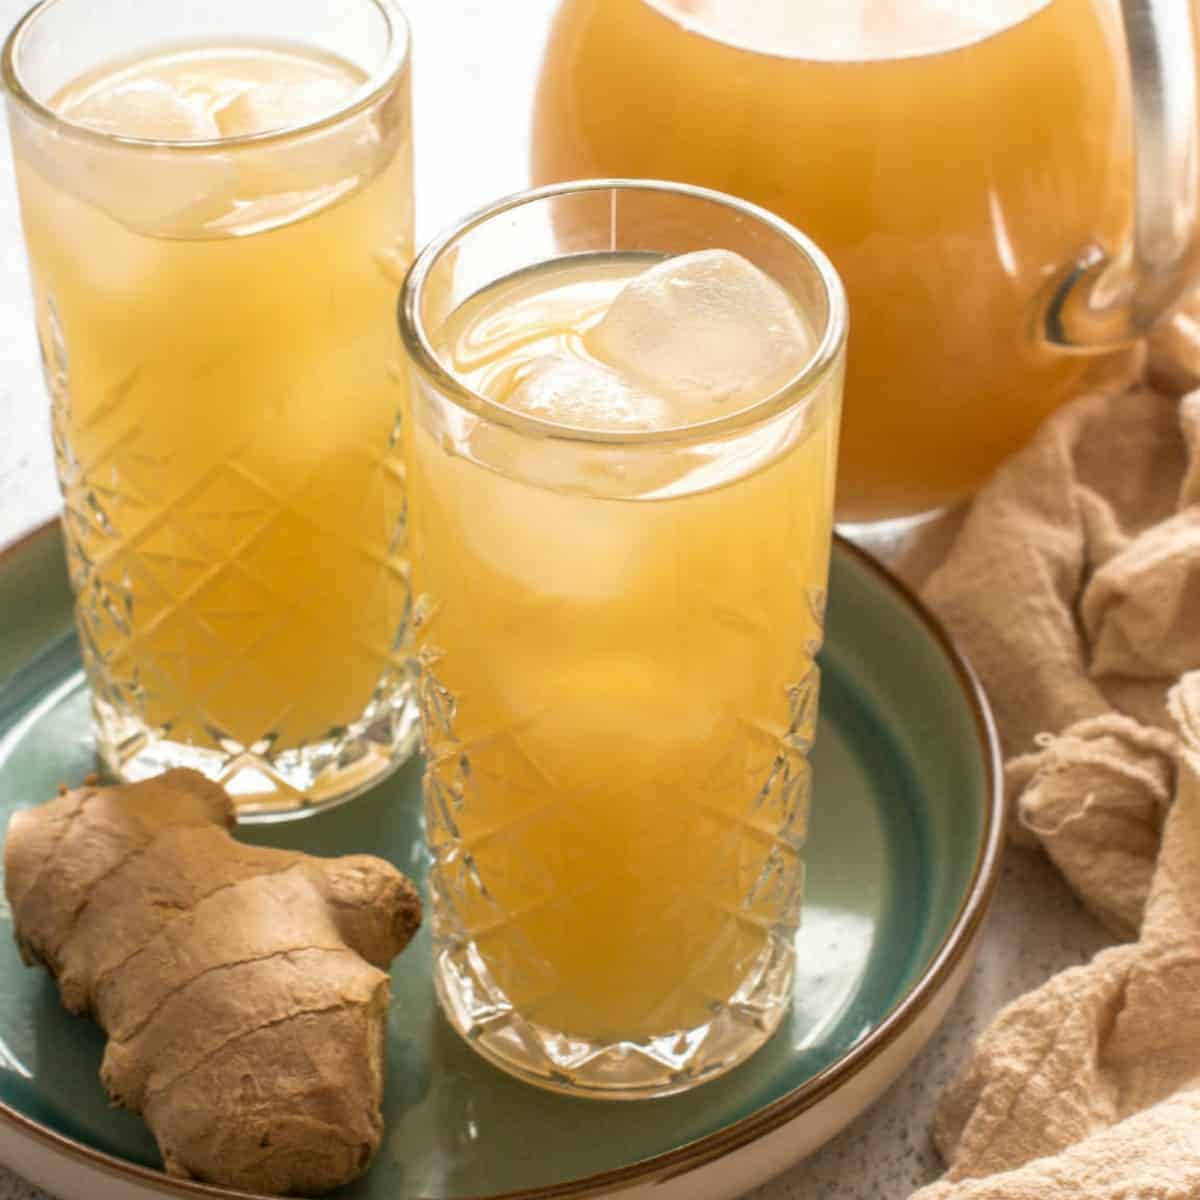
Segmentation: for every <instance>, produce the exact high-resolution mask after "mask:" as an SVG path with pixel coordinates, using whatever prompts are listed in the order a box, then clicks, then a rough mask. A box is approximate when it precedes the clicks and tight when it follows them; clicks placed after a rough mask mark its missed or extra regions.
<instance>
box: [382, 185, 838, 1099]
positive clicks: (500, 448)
mask: <svg viewBox="0 0 1200 1200" xmlns="http://www.w3.org/2000/svg"><path fill="white" fill-rule="evenodd" d="M715 247H719V248H723V249H726V250H731V251H734V252H736V253H737V254H740V255H741V256H743V257H744V258H745V259H747V260H749V262H751V263H753V264H755V265H756V266H757V267H758V268H760V269H761V270H762V271H764V272H766V273H767V274H768V275H770V276H771V277H772V278H773V279H774V281H775V282H776V283H777V284H778V285H781V287H782V289H783V293H786V295H787V296H789V297H790V298H791V302H792V304H794V307H795V310H796V311H797V312H798V313H799V314H800V315H801V318H802V319H803V321H804V323H805V325H806V326H807V327H808V329H809V330H810V332H811V343H810V346H809V350H808V352H807V353H806V355H805V356H804V357H803V358H801V359H800V360H799V362H800V365H799V366H797V367H796V368H795V369H794V370H790V369H789V372H788V374H787V375H785V376H784V377H783V382H782V384H781V385H780V386H778V387H776V388H775V389H774V390H772V391H771V392H770V393H769V394H768V395H767V396H766V397H765V398H762V399H758V400H756V401H755V402H753V403H751V404H749V406H748V407H743V408H741V409H740V410H733V411H726V412H723V413H722V414H720V415H717V416H715V417H713V418H712V419H708V420H703V421H697V422H694V423H690V424H674V425H668V426H666V427H660V428H644V427H636V426H637V425H638V421H637V419H636V414H635V415H634V418H633V419H632V426H633V427H626V428H621V429H614V428H611V427H609V428H605V427H604V421H603V420H600V421H599V422H597V421H595V420H593V419H592V418H594V417H595V416H596V415H597V411H596V410H592V411H591V415H590V416H583V415H581V414H582V413H583V411H584V410H583V408H581V407H580V406H581V405H585V402H586V396H585V395H584V393H583V388H584V384H583V383H581V384H580V391H579V394H577V395H572V394H571V386H570V379H571V378H572V376H571V372H572V371H575V370H584V371H586V370H587V368H586V365H585V366H583V367H580V366H578V364H576V365H573V366H569V367H566V368H563V369H564V370H565V371H566V372H567V374H566V375H565V376H564V378H566V379H567V380H568V383H567V385H566V388H565V391H564V390H561V389H560V390H559V391H558V392H557V393H556V394H555V395H553V396H551V399H555V400H556V401H557V402H560V403H561V404H562V405H564V406H565V410H566V411H570V412H573V413H574V414H575V418H576V419H575V420H573V421H572V422H571V423H570V424H567V423H564V422H562V421H561V420H560V419H557V418H556V417H555V416H554V414H553V413H551V414H550V415H549V416H547V415H546V413H545V411H543V412H542V413H541V414H539V413H538V412H537V411H534V410H529V409H526V410H518V409H517V408H514V407H510V406H508V405H507V404H506V403H504V402H501V401H498V400H497V399H495V398H494V393H493V394H491V395H490V394H489V390H488V389H487V388H484V387H482V385H478V384H473V383H470V382H468V381H467V380H468V377H469V378H470V379H476V376H475V375H472V374H471V371H472V370H474V369H475V368H478V369H479V370H481V371H483V372H484V373H485V374H486V373H489V372H490V373H491V378H493V380H496V381H500V380H501V376H502V375H503V374H504V372H505V371H507V370H508V364H506V362H505V361H504V357H503V354H502V353H501V354H497V353H494V352H493V349H490V348H489V347H494V346H502V345H504V344H507V345H509V346H510V347H516V349H517V351H518V353H520V354H525V352H526V349H527V348H528V347H529V346H534V345H537V344H540V343H538V341H537V339H538V338H542V337H545V338H548V339H549V340H550V341H555V342H557V343H561V344H563V345H570V344H574V339H575V338H576V337H577V335H578V334H579V332H580V330H581V329H582V325H580V326H579V327H578V328H576V327H572V325H571V317H570V314H571V312H574V311H576V310H575V309H573V308H572V305H575V304H576V302H577V301H578V303H579V304H582V305H584V307H587V306H588V305H592V311H591V314H590V316H589V317H588V320H591V319H593V318H594V317H595V311H594V310H595V305H594V304H593V303H592V300H589V299H588V297H592V298H593V299H594V298H595V297H604V298H605V299H606V301H607V300H609V299H611V298H612V295H613V292H614V288H615V286H616V285H615V283H614V281H617V282H623V281H627V280H628V279H630V278H632V276H633V275H635V274H636V273H637V272H639V271H640V270H642V269H644V268H645V267H646V266H647V265H649V264H651V263H654V262H656V261H658V260H660V259H662V258H664V256H673V255H679V254H684V253H688V252H692V251H703V250H709V249H711V248H715ZM783 293H781V294H783ZM581 297H582V298H583V299H580V298H581ZM582 311H583V309H578V312H582ZM564 313H566V314H567V316H566V317H564V315H563V314H564ZM401 325H402V331H403V335H404V340H405V344H406V346H407V348H408V351H409V354H410V356H411V358H412V361H413V364H414V370H413V379H414V383H413V388H412V391H411V403H412V412H411V419H410V420H409V421H408V422H407V423H406V434H407V464H408V478H409V487H410V500H411V519H410V531H411V539H412V555H413V571H414V576H413V578H414V596H415V601H414V620H413V627H414V638H415V644H416V650H417V658H418V661H419V682H418V695H419V698H420V708H421V713H422V719H423V724H424V738H425V747H426V752H427V763H426V775H425V813H426V829H427V836H428V839H429V845H430V849H431V851H432V854H433V857H434V867H433V870H432V873H431V893H432V908H433V928H434V956H435V963H434V976H435V980H436V985H437V989H438V993H439V996H440V998H441V1002H442V1006H443V1008H444V1010H445V1012H446V1015H447V1016H448V1017H449V1019H450V1021H451V1023H452V1024H453V1025H454V1027H455V1028H456V1029H457V1030H458V1031H459V1032H460V1033H461V1034H462V1035H463V1036H464V1037H466V1038H467V1039H468V1040H469V1041H470V1043H471V1045H473V1046H474V1047H475V1048H476V1049H477V1050H479V1051H480V1052H481V1053H482V1054H483V1055H485V1056H486V1057H487V1058H489V1059H491V1060H492V1061H494V1062H496V1063H497V1064H499V1065H500V1066H502V1067H504V1068H505V1069H507V1070H509V1071H511V1072H513V1073H514V1074H517V1075H519V1076H521V1077H523V1078H526V1079H528V1080H530V1081H532V1082H534V1083H538V1084H541V1085H543V1086H546V1087H550V1088H556V1089H558V1090H561V1091H565V1092H570V1093H575V1094H592V1095H598V1096H611V1097H621V1098H623V1097H639V1096H650V1095H656V1094H663V1093H667V1092H672V1091H678V1090H682V1089H684V1088H687V1087H690V1086H692V1085H693V1084H696V1083H698V1082H701V1081H703V1080H705V1079H708V1078H711V1077H713V1076H715V1075H717V1074H719V1073H720V1072H722V1071H724V1070H727V1069H728V1068H730V1067H732V1066H734V1065H735V1064H736V1063H738V1062H740V1061H742V1060H743V1059H744V1058H746V1057H747V1056H748V1055H749V1054H750V1053H751V1052H753V1051H754V1050H755V1049H756V1048H757V1047H758V1046H760V1045H761V1044H762V1043H763V1042H764V1041H765V1040H766V1038H767V1037H768V1036H769V1035H770V1033H771V1031H772V1030H773V1029H774V1028H775V1027H776V1025H777V1024H778V1022H779V1020H780V1019H781V1017H782V1015H783V1013H784V1012H785V1010H786V1008H787V1005H788V1003H789V998H790V984H791V978H792V966H793V936H794V933H795V929H796V925H797V921H798V918H799V908H800V899H801V890H802V880H803V866H802V861H801V851H802V847H803V844H804V840H805V831H806V827H807V821H808V805H809V765H808V761H807V755H808V751H809V748H810V746H811V744H812V740H813V735H814V729H815V722H816V714H817V681H818V668H817V666H816V664H815V662H814V658H815V655H816V653H817V650H818V648H819V647H820V645H821V637H822V621H823V611H824V604H825V586H826V575H827V569H828V563H829V550H830V530H831V521H832V511H833V510H832V505H833V490H834V469H835V461H836V456H837V430H838V416H839V405H840V395H841V381H842V367H843V352H844V342H845V335H846V308H845V302H844V299H843V294H842V289H841V285H840V283H839V281H838V279H837V276H836V274H835V273H834V271H833V269H832V267H831V266H830V264H829V262H828V261H827V260H826V258H825V256H824V255H823V254H822V253H821V252H820V250H818V249H817V248H816V247H815V246H814V245H813V244H812V243H811V242H810V241H809V240H808V239H807V238H806V237H804V236H803V235H802V234H800V233H798V232H797V231H796V230H794V229H793V228H791V227H790V226H788V225H787V224H786V223H784V222H783V221H781V220H779V219H778V218H776V217H774V216H773V215H771V214H769V213H767V212H766V211H764V210H762V209H759V208H756V207H755V206H753V205H750V204H747V203H744V202H742V201H740V200H736V199H733V198H731V197H729V196H724V195H721V194H719V193H715V192H708V191H704V190H701V189H697V188H691V187H685V186H680V185H673V184H663V183H652V182H632V181H597V182H587V183H576V184H568V185H562V186H558V187H553V188H547V189H542V190H539V191H534V192H530V193H527V194H525V195H522V196H518V197H515V198H512V199H509V200H505V201H502V202H500V203H499V204H497V205H496V206H495V207H493V208H490V209H488V210H486V211H484V212H482V213H479V214H477V215H475V216H473V217H471V218H469V219H468V220H467V221H465V222H464V223H463V224H462V225H460V226H459V227H458V228H456V229H454V230H453V231H452V232H450V233H449V234H447V235H445V236H443V237H442V238H440V239H439V240H437V241H436V242H434V243H433V244H432V245H431V246H429V247H428V248H427V249H426V250H425V251H423V252H422V254H421V255H420V256H419V257H418V259H417V261H416V263H415V264H414V266H413V269H412V271H411V272H410V274H409V277H408V281H407V283H406V285H405V291H404V294H403V300H402V306H401ZM685 340H686V339H685ZM694 349H696V350H700V349H701V346H700V345H699V339H697V342H696V345H695V347H694ZM686 350H687V347H686V345H685V346H684V351H685V352H686ZM704 382H705V381H704V380H701V381H700V383H701V384H702V385H703V383H704ZM550 390H551V392H552V393H553V392H554V391H555V389H554V387H551V389H550ZM592 394H593V396H594V394H595V393H592ZM601 415H602V416H603V415H604V414H601Z"/></svg>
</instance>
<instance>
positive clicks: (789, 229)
mask: <svg viewBox="0 0 1200 1200" xmlns="http://www.w3.org/2000/svg"><path fill="white" fill-rule="evenodd" d="M601 191H626V192H628V191H644V192H658V193H662V194H670V195H678V196H684V197H686V198H689V199H695V200H707V201H710V202H712V203H715V204H720V205H723V206H724V207H725V208H728V209H731V210H733V211H734V212H737V213H739V214H740V215H742V216H746V217H749V218H751V219H752V220H755V221H758V222H759V223H760V224H762V225H765V226H767V227H768V228H770V229H772V230H774V231H775V232H776V233H778V234H780V235H781V236H782V237H784V238H785V239H786V240H787V241H789V242H790V243H791V244H792V246H793V247H794V248H795V249H796V250H797V251H799V252H800V254H801V255H803V257H804V258H805V259H806V260H807V262H808V263H809V265H810V266H812V267H813V268H814V269H815V271H816V273H817V276H818V278H819V279H820V281H821V287H822V291H823V293H824V296H825V301H826V303H827V305H828V308H829V312H828V316H827V317H826V320H825V328H824V329H823V331H822V333H821V337H820V339H819V341H818V343H817V346H816V348H815V349H814V350H813V352H812V353H811V354H810V355H809V356H808V358H807V359H806V360H805V362H804V365H803V366H801V367H800V368H799V369H798V370H797V371H796V372H795V373H794V374H793V375H792V376H791V377H790V378H789V379H788V380H787V381H786V382H785V383H783V384H782V385H781V386H780V387H778V388H776V389H775V390H774V391H773V392H771V393H770V394H769V395H767V396H764V397H763V398H762V399H761V400H756V401H754V403H752V404H749V405H747V406H746V407H745V408H740V409H738V410H736V411H735V412H732V413H727V414H725V415H723V416H719V417H713V418H712V419H710V420H708V421H697V422H694V423H692V424H688V425H672V426H670V427H668V428H666V429H649V430H645V429H643V430H621V431H617V430H605V429H599V430H598V429H587V428H582V427H580V426H577V425H566V424H560V423H559V422H557V421H551V420H548V419H546V418H545V417H535V416H532V415H530V414H528V413H522V412H518V411H517V410H515V409H512V408H509V407H507V406H506V405H503V404H500V403H498V402H497V401H495V400H492V399H490V398H489V397H487V396H485V395H483V393H481V392H477V391H475V390H474V389H473V388H471V387H470V386H468V385H467V384H466V383H465V382H464V381H463V380H461V379H460V378H458V377H457V376H456V375H454V374H453V373H452V372H451V371H450V370H449V369H448V368H447V367H446V366H445V365H444V364H443V362H442V360H441V358H440V357H439V355H438V353H437V351H436V350H435V349H434V348H433V343H432V341H431V340H430V337H429V332H428V330H427V329H426V327H425V322H424V320H423V319H422V317H421V298H422V296H423V294H424V290H425V285H426V282H427V280H428V277H429V274H430V272H431V270H432V269H433V267H434V266H435V265H436V263H437V262H438V261H439V260H440V259H441V258H442V256H443V255H444V254H446V253H447V252H448V251H450V250H452V249H453V248H454V246H455V245H457V244H458V243H459V242H460V241H461V239H462V238H463V237H465V236H466V235H467V234H468V233H470V232H471V231H472V230H473V229H476V228H478V227H479V226H481V225H484V224H486V223H487V222H489V221H491V220H493V219H495V218H496V217H498V216H502V215H503V214H504V213H506V212H511V211H513V210H514V209H518V208H523V207H524V206H525V205H527V204H532V203H537V202H538V201H541V200H546V199H553V198H554V197H556V196H569V195H575V194H578V193H585V192H601ZM397 315H398V319H399V324H400V337H401V340H402V341H403V343H404V347H405V349H406V351H407V352H408V355H409V358H410V360H411V361H412V363H413V364H414V366H415V367H416V368H417V369H418V370H419V371H420V372H421V373H422V374H423V375H424V376H426V377H428V378H429V379H430V380H431V382H432V383H433V384H434V385H435V386H436V387H437V388H438V390H439V391H440V392H441V394H442V395H443V396H445V397H447V398H448V399H449V400H451V401H452V402H454V403H455V404H456V405H457V406H458V407H459V408H462V409H465V410H466V411H467V412H469V413H471V414H472V415H474V416H477V417H483V418H485V419H487V420H488V421H491V422H492V423H493V424H496V425H501V426H503V427H505V428H506V429H509V430H512V431H513V432H515V433H519V434H523V435H525V436H527V437H533V438H538V439H540V440H546V439H553V440H556V441H569V442H583V443H591V444H593V445H612V446H639V445H641V446H645V445H668V444H674V443H686V442H695V441H699V440H703V439H705V438H708V437H711V436H724V435H726V434H729V433H732V432H734V431H736V430H740V429H744V428H746V427H747V426H751V425H757V424H759V423H760V422H762V421H764V420H767V419H769V418H771V417H773V416H776V415H778V414H779V413H781V412H784V411H786V410H788V409H790V408H794V407H796V406H797V405H798V404H800V403H802V402H803V401H804V400H807V399H808V398H810V397H811V396H812V395H813V393H814V392H815V391H816V389H817V388H818V386H819V385H820V384H821V383H822V382H823V381H824V380H825V378H826V377H827V376H828V375H829V373H830V372H831V371H832V370H833V369H834V367H835V365H836V364H837V362H838V359H839V357H840V355H841V352H842V349H843V347H844V346H845V343H846V335H847V331H848V328H849V312H848V308H847V304H846V293H845V289H844V287H843V286H842V281H841V277H840V276H839V275H838V273H837V270H836V269H835V268H834V265H833V263H832V262H831V261H830V260H829V257H828V256H827V255H826V254H825V252H824V251H823V250H822V249H821V248H820V247H819V246H818V245H817V244H816V242H814V241H813V240H812V239H811V238H810V237H809V236H808V235H807V234H805V233H802V232H801V231H800V230H799V229H797V228H796V227H795V226H794V225H792V224H790V223H789V222H787V221H785V220H784V219H783V218H782V217H779V216H777V215H776V214H775V213H773V212H771V211H770V210H769V209H765V208H762V207H761V206H760V205H757V204H753V203H751V202H750V201H749V200H743V199H741V198H740V197H738V196H733V195H730V194H728V193H727V192H719V191H716V190H714V189H712V188H704V187H698V186H696V185H694V184H690V183H675V182H671V181H667V180H660V179H631V178H604V179H582V180H579V179H577V180H569V181H567V182H565V183H552V184H547V185H545V186H542V187H536V188H528V189H525V190H523V191H520V192H514V193H512V194H511V195H508V196H505V197H504V198H502V199H500V200H497V201H495V202H494V203H492V204H488V205H486V206H485V207H483V208H480V209H476V211H475V212H473V213H471V214H469V215H468V216H466V217H464V218H463V219H462V220H460V221H458V222H457V223H456V224H454V225H452V226H450V227H449V228H447V229H445V230H443V231H442V232H441V233H440V234H438V235H437V236H436V237H435V238H434V239H433V240H432V241H430V242H429V243H428V244H427V245H426V246H425V248H424V249H423V250H422V251H421V252H420V254H418V255H417V257H416V259H415V260H414V261H413V264H412V266H411V267H410V268H409V270H408V273H407V275H406V276H405V279H404V286H403V288H402V290H401V293H400V301H399V305H398V314H397Z"/></svg>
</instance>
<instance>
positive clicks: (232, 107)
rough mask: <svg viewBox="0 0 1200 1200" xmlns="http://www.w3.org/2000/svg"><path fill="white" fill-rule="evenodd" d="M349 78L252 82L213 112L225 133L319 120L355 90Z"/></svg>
mask: <svg viewBox="0 0 1200 1200" xmlns="http://www.w3.org/2000/svg"><path fill="white" fill-rule="evenodd" d="M355 87H356V84H355V83H354V81H353V80H352V79H333V78H329V79H306V80H302V81H301V80H289V81H288V82H286V83H255V84H252V85H251V86H250V87H248V88H246V90H245V91H242V92H239V93H238V94H237V95H236V96H234V97H233V99H231V100H230V101H229V102H228V103H227V104H225V105H223V106H222V107H221V108H219V109H217V111H216V112H215V113H214V114H213V115H214V117H215V119H216V123H217V125H218V126H219V127H220V130H221V134H222V135H223V136H224V137H245V136H247V135H249V134H254V133H270V132H272V131H275V130H279V129H290V128H292V127H293V126H296V125H306V124H308V123H309V122H310V121H319V120H320V119H321V118H322V117H326V116H329V115H330V114H331V113H335V112H337V110H338V109H339V108H341V107H342V105H343V104H345V102H346V101H347V100H348V99H349V98H350V96H351V95H352V94H353V93H354V91H355Z"/></svg>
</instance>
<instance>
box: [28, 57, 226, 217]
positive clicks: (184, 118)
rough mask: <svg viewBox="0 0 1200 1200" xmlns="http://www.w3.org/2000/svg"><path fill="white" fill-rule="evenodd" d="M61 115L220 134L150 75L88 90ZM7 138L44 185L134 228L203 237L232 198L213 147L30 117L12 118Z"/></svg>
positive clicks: (122, 128) (142, 131)
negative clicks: (184, 146) (113, 137)
mask: <svg viewBox="0 0 1200 1200" xmlns="http://www.w3.org/2000/svg"><path fill="white" fill-rule="evenodd" d="M62 115H63V116H64V117H65V118H66V119H67V120H69V121H71V122H73V123H75V124H77V125H83V126H86V127H87V128H89V129H93V130H95V131H97V132H98V133H104V134H117V135H124V136H126V137H134V138H150V139H155V140H164V141H172V142H189V141H202V140H208V139H211V138H219V137H220V130H219V129H218V128H217V126H216V124H215V122H214V121H213V120H212V118H211V117H209V116H208V115H207V114H206V113H205V112H204V110H203V109H202V108H199V107H196V106H193V105H191V104H189V103H188V102H187V101H186V100H185V99H184V98H183V97H182V96H181V95H180V94H179V93H178V92H176V91H175V90H174V89H172V88H170V87H168V86H167V85H166V84H164V83H160V82H158V81H157V80H150V79H137V80H128V81H126V82H124V83H120V84H118V85H116V86H113V87H109V88H105V89H96V90H94V91H91V92H86V93H84V94H83V95H82V96H80V97H79V98H78V99H76V100H75V101H74V102H72V103H70V104H68V105H65V106H64V107H63V109H62ZM13 139H14V142H15V143H16V144H17V147H18V153H19V155H20V156H22V157H23V158H24V159H25V161H27V162H28V163H29V164H30V165H31V166H32V167H33V168H34V169H35V170H36V171H37V172H38V174H40V175H41V176H42V177H43V178H44V179H45V180H46V181H47V182H48V183H50V184H52V185H53V186H54V187H55V188H57V189H60V190H61V191H63V192H66V193H68V194H69V195H71V196H74V197H76V198H77V199H79V200H82V201H84V202H85V203H86V204H90V205H92V206H94V207H96V208H99V209H102V210H103V211H104V212H106V213H107V214H108V215H109V216H110V217H112V218H113V219H114V220H116V221H119V222H120V223H121V224H122V225H126V226H128V227H129V228H131V229H134V230H136V231H138V232H139V233H145V234H149V235H151V236H159V237H198V236H203V234H204V230H205V226H206V224H207V222H208V221H210V220H212V219H213V218H215V217H216V216H218V215H220V214H221V213H222V212H223V211H225V210H226V209H228V208H229V207H230V206H231V205H232V202H233V194H232V187H233V183H234V175H233V169H232V165H231V164H230V162H229V160H228V159H227V158H226V157H225V156H224V155H223V154H222V153H221V152H220V151H219V150H216V149H213V150H209V149H207V148H206V147H196V148H194V149H190V150H188V151H186V152H181V151H178V150H173V149H171V148H169V147H164V148H162V149H156V148H151V147H130V146H125V145H123V144H121V143H120V142H117V141H113V142H97V141H93V140H90V139H89V140H86V141H85V140H84V139H82V138H79V137H77V136H75V135H72V134H69V133H65V132H61V131H60V130H59V129H57V128H50V129H46V128H44V127H41V126H35V125H33V123H32V122H17V123H14V126H13Z"/></svg>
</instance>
